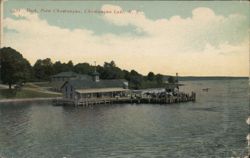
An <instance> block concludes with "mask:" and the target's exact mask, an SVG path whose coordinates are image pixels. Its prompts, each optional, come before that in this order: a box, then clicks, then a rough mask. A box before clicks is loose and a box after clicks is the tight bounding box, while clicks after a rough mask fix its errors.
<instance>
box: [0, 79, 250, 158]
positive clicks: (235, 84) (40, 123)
mask: <svg viewBox="0 0 250 158" xmlns="http://www.w3.org/2000/svg"><path fill="white" fill-rule="evenodd" d="M185 84H187V85H186V86H185V87H183V89H184V90H185V91H190V90H194V91H195V92H196V93H197V101H196V102H195V103H193V102H190V103H182V104H173V105H151V104H144V105H143V104H141V105H136V104H134V105H131V104H123V105H98V106H95V107H92V108H83V107H78V108H75V107H62V106H53V105H51V104H49V103H39V104H35V103H28V104H18V105H13V104H9V105H0V157H1V158H24V157H25V158H26V157H32V158H33V157H34V158H63V157H67V158H82V157H86V158H102V157H111V158H113V157H124V158H128V157H129V158H137V157H145V158H147V157H157V158H161V157H169V158H173V157H187V158H189V157H234V156H240V155H241V154H242V153H243V152H244V151H246V147H247V142H246V135H247V133H248V126H247V124H246V123H245V119H246V118H247V116H248V114H249V98H248V81H247V80H217V81H216V80H211V81H186V82H185ZM202 88H210V89H209V91H208V92H203V91H202V90H201V89H202Z"/></svg>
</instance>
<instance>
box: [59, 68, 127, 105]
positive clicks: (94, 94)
mask: <svg viewBox="0 0 250 158" xmlns="http://www.w3.org/2000/svg"><path fill="white" fill-rule="evenodd" d="M61 89H62V92H63V97H64V98H67V99H74V100H79V99H82V100H84V99H92V98H93V99H96V98H105V97H109V98H110V97H119V96H124V95H125V93H126V91H128V82H127V81H126V80H100V79H99V74H98V73H97V72H95V73H93V76H92V80H86V79H76V80H69V81H66V82H65V83H64V84H63V86H62V87H61Z"/></svg>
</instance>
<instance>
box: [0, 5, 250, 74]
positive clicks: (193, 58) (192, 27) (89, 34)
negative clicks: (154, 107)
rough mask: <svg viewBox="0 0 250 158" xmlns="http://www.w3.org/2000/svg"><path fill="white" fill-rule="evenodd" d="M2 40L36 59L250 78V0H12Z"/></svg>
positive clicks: (4, 16) (33, 59) (8, 8)
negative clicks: (105, 63) (113, 64)
mask: <svg viewBox="0 0 250 158" xmlns="http://www.w3.org/2000/svg"><path fill="white" fill-rule="evenodd" d="M3 8H4V10H3V37H2V38H3V46H6V47H12V48H14V49H16V50H17V51H19V52H20V53H22V54H23V56H24V57H25V58H26V59H28V60H29V61H30V63H31V64H34V63H35V62H36V60H37V59H45V58H48V57H49V58H51V59H52V61H53V62H55V61H58V60H60V61H62V62H68V61H69V60H72V61H73V63H74V64H77V63H82V62H88V63H90V64H94V61H96V62H97V64H99V65H103V63H104V62H110V61H111V60H114V61H115V63H116V65H117V66H119V67H120V68H122V69H127V70H132V69H135V70H136V71H138V72H140V73H142V74H147V73H148V72H150V71H152V72H154V73H161V74H165V75H174V74H175V73H177V72H178V73H179V75H181V76H248V75H249V61H250V60H249V49H250V48H249V32H250V13H249V12H250V11H249V10H250V7H249V2H247V1H189V2H188V1H65V0H64V1H49V0H45V1H44V0H43V1H38V0H27V1H25V0H18V1H17V0H5V1H4V3H3Z"/></svg>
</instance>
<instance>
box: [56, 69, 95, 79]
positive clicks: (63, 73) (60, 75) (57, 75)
mask: <svg viewBox="0 0 250 158" xmlns="http://www.w3.org/2000/svg"><path fill="white" fill-rule="evenodd" d="M52 77H54V78H56V77H79V78H81V79H87V80H91V76H89V75H85V74H78V73H75V72H73V71H67V72H61V73H59V74H56V75H53V76H52Z"/></svg>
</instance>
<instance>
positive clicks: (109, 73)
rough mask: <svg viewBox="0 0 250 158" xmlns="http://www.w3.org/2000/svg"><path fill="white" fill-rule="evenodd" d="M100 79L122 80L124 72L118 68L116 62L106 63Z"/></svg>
mask: <svg viewBox="0 0 250 158" xmlns="http://www.w3.org/2000/svg"><path fill="white" fill-rule="evenodd" d="M99 73H100V77H101V78H102V79H121V78H124V73H123V71H122V70H121V69H120V68H119V67H117V66H116V64H115V62H114V61H111V62H110V63H108V62H105V63H104V65H103V69H101V71H100V72H99Z"/></svg>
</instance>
